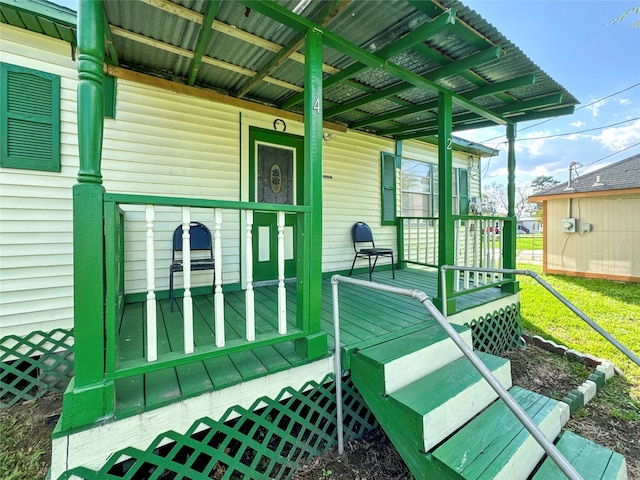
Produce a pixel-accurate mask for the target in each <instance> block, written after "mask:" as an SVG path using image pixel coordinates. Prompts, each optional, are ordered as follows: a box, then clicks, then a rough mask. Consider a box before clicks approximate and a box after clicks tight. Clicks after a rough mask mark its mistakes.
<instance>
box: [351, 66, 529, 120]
mask: <svg viewBox="0 0 640 480" xmlns="http://www.w3.org/2000/svg"><path fill="white" fill-rule="evenodd" d="M535 79H536V76H535V75H534V74H533V73H532V74H530V75H523V76H521V77H518V78H514V79H513V80H506V81H504V82H498V83H494V84H493V85H487V86H486V87H481V88H476V89H475V90H471V91H469V92H465V93H462V94H461V96H463V97H464V98H467V99H469V100H472V99H475V98H480V97H484V96H487V95H493V94H495V93H501V92H504V91H506V90H510V89H512V88H516V87H524V86H527V85H533V84H534V83H535ZM436 106H437V102H436V101H432V102H427V103H422V104H420V105H415V106H411V107H409V108H401V109H398V110H395V111H393V112H390V113H387V114H386V115H374V116H371V117H369V118H365V119H363V120H360V121H358V122H354V123H352V124H350V125H349V127H350V128H360V127H365V126H367V125H373V124H374V123H380V122H384V121H388V120H393V119H395V118H400V117H404V116H406V115H412V114H414V113H420V112H423V111H425V110H430V109H432V108H435V107H436ZM433 115H434V116H435V113H434V114H433Z"/></svg>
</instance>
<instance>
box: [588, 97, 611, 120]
mask: <svg viewBox="0 0 640 480" xmlns="http://www.w3.org/2000/svg"><path fill="white" fill-rule="evenodd" d="M606 104H607V101H606V100H599V101H597V102H595V103H592V104H591V105H588V106H587V107H585V108H586V109H587V110H590V111H591V114H592V115H593V116H594V117H597V116H598V113H599V111H600V109H601V108H602V107H604V106H605V105H606Z"/></svg>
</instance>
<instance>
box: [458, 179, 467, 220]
mask: <svg viewBox="0 0 640 480" xmlns="http://www.w3.org/2000/svg"><path fill="white" fill-rule="evenodd" d="M458 191H459V192H460V193H459V198H458V200H459V202H460V210H459V211H460V215H469V173H468V171H467V170H466V169H464V168H459V169H458Z"/></svg>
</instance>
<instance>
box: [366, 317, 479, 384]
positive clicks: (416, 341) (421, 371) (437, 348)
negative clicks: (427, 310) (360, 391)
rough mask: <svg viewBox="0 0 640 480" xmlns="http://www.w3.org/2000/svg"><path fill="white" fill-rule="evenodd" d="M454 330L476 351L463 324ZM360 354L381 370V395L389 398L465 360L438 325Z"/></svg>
mask: <svg viewBox="0 0 640 480" xmlns="http://www.w3.org/2000/svg"><path fill="white" fill-rule="evenodd" d="M452 327H453V328H455V329H456V331H457V332H458V333H459V334H460V336H462V338H463V339H464V341H465V342H466V343H467V345H469V346H470V347H471V348H473V340H472V338H471V330H470V329H468V328H466V327H463V326H460V325H452ZM358 354H359V355H360V357H361V358H362V359H363V360H365V361H368V362H370V363H372V364H373V365H375V366H376V368H378V369H379V370H380V371H381V373H382V375H381V378H380V379H381V385H380V392H381V393H383V394H384V395H389V394H390V393H393V392H395V391H396V390H399V389H400V388H402V387H404V386H406V385H409V384H410V383H413V382H414V381H416V380H418V379H420V378H422V377H424V376H425V375H428V374H429V373H432V372H434V371H436V370H438V369H440V368H441V367H443V366H445V365H447V364H448V363H451V362H453V361H454V360H456V359H458V358H460V357H462V352H461V351H460V349H459V348H458V347H456V345H455V344H454V343H453V340H451V339H450V338H449V336H448V335H447V334H446V332H445V331H444V330H443V329H442V327H440V325H438V324H437V323H436V324H432V325H429V326H428V327H426V328H424V329H422V330H419V331H417V332H413V333H411V334H408V335H404V336H402V337H398V338H395V339H393V340H390V341H388V342H385V343H382V344H379V345H375V346H372V347H369V348H366V349H363V350H361V351H360V352H358Z"/></svg>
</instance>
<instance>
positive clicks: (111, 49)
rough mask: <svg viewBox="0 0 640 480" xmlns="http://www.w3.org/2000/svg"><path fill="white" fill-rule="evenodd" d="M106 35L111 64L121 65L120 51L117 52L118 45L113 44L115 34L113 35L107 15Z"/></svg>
mask: <svg viewBox="0 0 640 480" xmlns="http://www.w3.org/2000/svg"><path fill="white" fill-rule="evenodd" d="M103 28H104V36H105V43H106V47H107V52H108V54H109V56H108V58H109V59H110V60H111V62H110V63H111V64H112V65H115V66H116V67H117V66H118V65H120V62H119V61H118V52H116V46H115V45H114V44H113V35H111V29H110V28H109V21H108V20H107V16H106V15H105V16H104V27H103Z"/></svg>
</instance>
